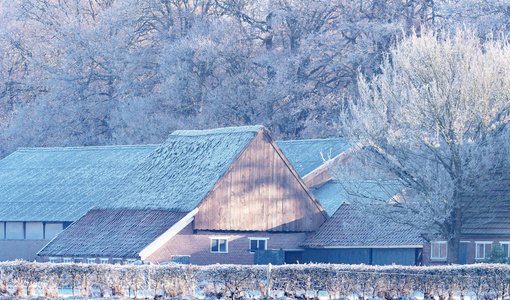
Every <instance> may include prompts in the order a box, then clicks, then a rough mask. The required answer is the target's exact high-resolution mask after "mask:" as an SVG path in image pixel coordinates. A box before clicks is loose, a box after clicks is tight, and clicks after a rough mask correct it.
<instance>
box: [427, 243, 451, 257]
mask: <svg viewBox="0 0 510 300" xmlns="http://www.w3.org/2000/svg"><path fill="white" fill-rule="evenodd" d="M436 245H437V246H439V256H434V246H436ZM441 245H445V253H444V256H442V255H441ZM447 257H448V243H447V242H446V241H432V242H430V259H431V260H446V259H447Z"/></svg>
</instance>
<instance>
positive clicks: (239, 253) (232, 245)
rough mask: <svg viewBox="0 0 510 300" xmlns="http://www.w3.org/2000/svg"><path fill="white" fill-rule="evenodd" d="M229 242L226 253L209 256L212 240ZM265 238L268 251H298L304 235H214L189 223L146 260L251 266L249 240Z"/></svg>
mask: <svg viewBox="0 0 510 300" xmlns="http://www.w3.org/2000/svg"><path fill="white" fill-rule="evenodd" d="M213 237H218V238H226V239H228V253H211V238H213ZM256 237H259V238H268V240H267V249H268V250H270V249H297V248H298V245H299V243H301V242H302V241H303V240H304V239H305V238H306V234H305V233H268V232H239V231H231V232H214V231H201V230H199V231H195V232H194V231H193V228H192V224H190V225H188V226H187V227H186V228H184V229H183V230H182V231H181V232H180V233H179V234H178V235H176V236H175V237H174V238H172V239H171V240H170V241H169V242H167V243H166V244H165V245H164V246H163V247H161V248H160V249H159V250H157V251H156V252H155V253H154V254H152V255H151V256H150V257H149V258H147V261H150V262H152V263H161V262H165V261H171V260H172V255H189V256H190V258H189V262H190V263H191V264H196V265H205V264H216V263H220V264H253V263H254V254H253V253H250V252H249V247H250V240H249V238H256Z"/></svg>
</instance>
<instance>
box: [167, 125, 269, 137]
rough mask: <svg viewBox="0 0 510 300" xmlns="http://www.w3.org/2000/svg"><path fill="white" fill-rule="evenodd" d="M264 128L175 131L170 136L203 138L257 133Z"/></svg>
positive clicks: (251, 126)
mask: <svg viewBox="0 0 510 300" xmlns="http://www.w3.org/2000/svg"><path fill="white" fill-rule="evenodd" d="M262 128H264V125H250V126H239V127H222V128H212V129H202V130H175V131H174V132H172V133H171V134H170V136H204V135H217V134H231V133H246V132H253V133H255V132H257V131H259V130H260V129H262Z"/></svg>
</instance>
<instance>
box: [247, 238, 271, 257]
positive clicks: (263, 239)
mask: <svg viewBox="0 0 510 300" xmlns="http://www.w3.org/2000/svg"><path fill="white" fill-rule="evenodd" d="M248 240H249V244H248V251H250V253H255V251H254V250H251V241H257V246H258V244H259V241H264V249H259V250H267V240H269V238H261V237H249V238H248ZM257 248H258V247H257Z"/></svg>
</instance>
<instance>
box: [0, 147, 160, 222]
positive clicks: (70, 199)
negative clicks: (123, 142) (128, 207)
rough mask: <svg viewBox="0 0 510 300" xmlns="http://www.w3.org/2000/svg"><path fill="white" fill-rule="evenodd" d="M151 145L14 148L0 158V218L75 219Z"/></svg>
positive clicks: (139, 158)
mask: <svg viewBox="0 0 510 300" xmlns="http://www.w3.org/2000/svg"><path fill="white" fill-rule="evenodd" d="M156 147H157V146H154V145H147V146H104V147H69V148H24V149H19V150H18V151H16V152H14V153H12V154H11V155H9V156H7V157H6V158H4V159H3V160H0V221H65V222H72V221H75V220H77V219H78V218H79V217H80V216H82V215H83V214H85V213H86V212H87V211H88V210H89V209H90V208H92V206H93V205H94V204H95V203H96V202H97V201H100V200H103V199H105V198H104V196H105V195H106V194H107V192H108V191H109V189H110V188H111V187H112V186H114V185H116V184H117V183H118V181H119V180H120V179H121V178H122V177H123V176H125V175H126V174H127V173H128V172H129V170H131V169H132V168H133V167H134V166H135V165H137V164H138V163H139V162H140V161H141V160H143V159H144V158H145V157H147V155H149V153H150V152H152V151H153V150H154V149H155V148H156Z"/></svg>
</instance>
